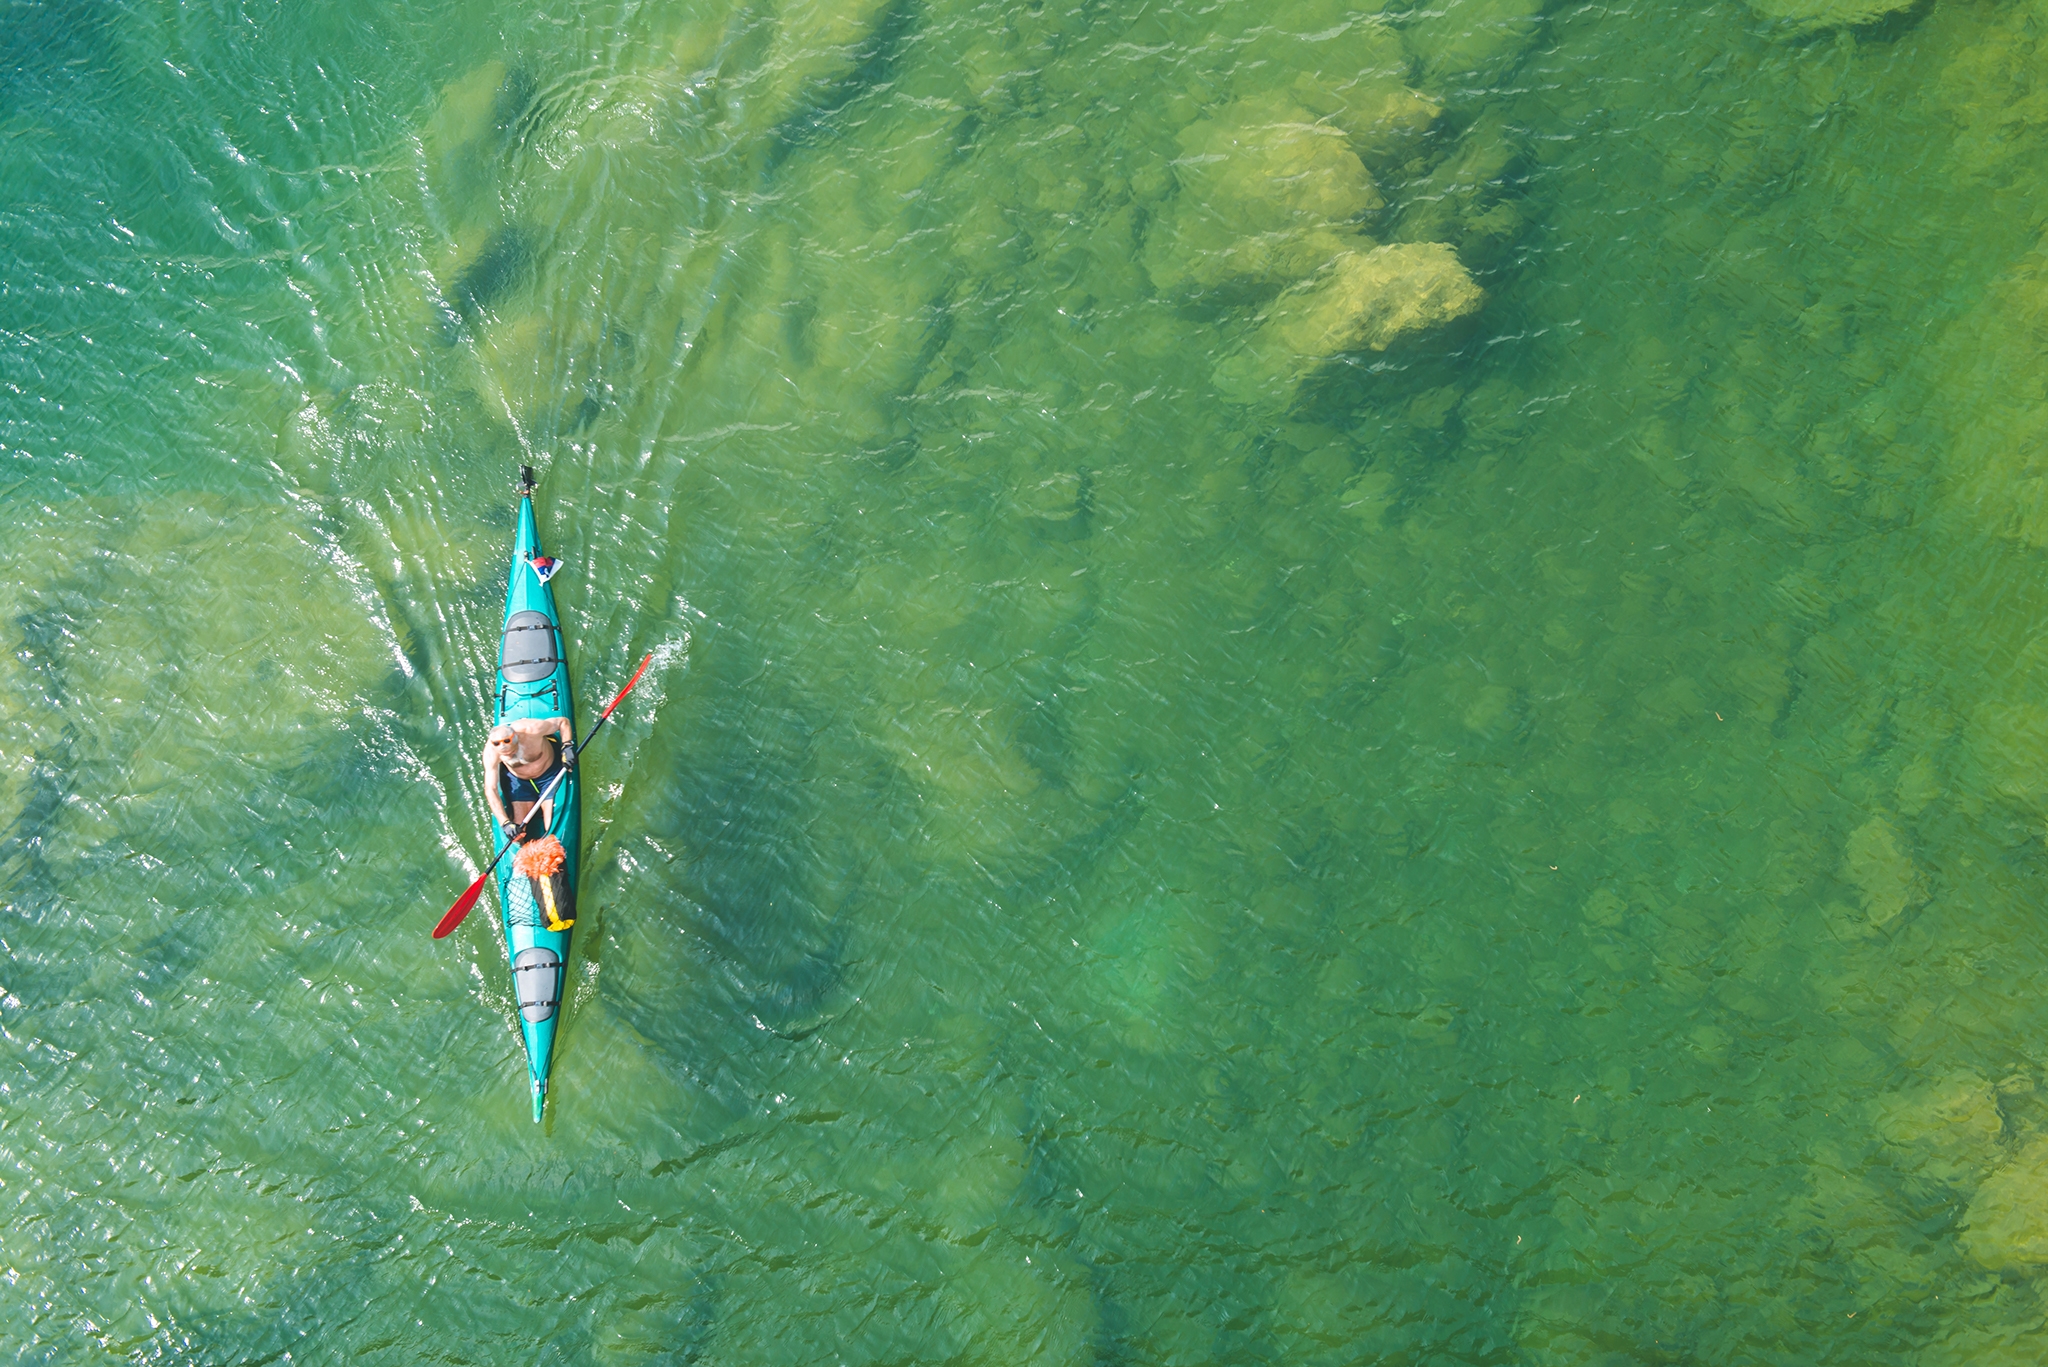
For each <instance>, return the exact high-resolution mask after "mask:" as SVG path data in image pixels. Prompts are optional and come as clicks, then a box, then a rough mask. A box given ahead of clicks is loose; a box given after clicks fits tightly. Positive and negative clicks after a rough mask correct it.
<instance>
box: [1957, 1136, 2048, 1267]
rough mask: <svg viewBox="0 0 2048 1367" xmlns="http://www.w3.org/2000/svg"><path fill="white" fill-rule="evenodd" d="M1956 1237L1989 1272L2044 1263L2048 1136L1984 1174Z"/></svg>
mask: <svg viewBox="0 0 2048 1367" xmlns="http://www.w3.org/2000/svg"><path fill="white" fill-rule="evenodd" d="M1957 1237H1958V1239H1959V1241H1960V1242H1961V1244H1962V1247H1963V1252H1965V1253H1967V1254H1969V1255H1970V1256H1971V1257H1972V1258H1975V1259H1976V1260H1977V1261H1978V1262H1980V1263H1982V1264H1983V1265H1984V1266H1986V1267H1988V1268H1991V1269H1992V1270H1993V1271H2003V1270H2004V1269H2006V1268H2021V1267H2039V1266H2041V1265H2042V1264H2044V1263H2048V1139H2038V1140H2035V1141H2034V1142H2033V1143H2031V1144H2029V1145H2027V1147H2026V1148H2025V1149H2023V1150H2021V1151H2020V1156H2019V1157H2018V1158H2017V1159H2015V1160H2013V1162H2012V1163H2011V1164H2010V1165H2008V1166H2006V1167H2003V1168H2000V1169H1999V1170H1998V1171H1997V1172H1994V1173H1992V1174H1991V1176H1990V1177H1988V1178H1986V1179H1985V1181H1984V1185H1983V1186H1981V1187H1979V1188H1977V1194H1976V1196H1974V1197H1973V1198H1971V1201H1970V1209H1969V1211H1968V1212H1967V1213H1966V1214H1965V1215H1964V1216H1963V1225H1962V1229H1961V1232H1960V1233H1959V1234H1958V1236H1957Z"/></svg>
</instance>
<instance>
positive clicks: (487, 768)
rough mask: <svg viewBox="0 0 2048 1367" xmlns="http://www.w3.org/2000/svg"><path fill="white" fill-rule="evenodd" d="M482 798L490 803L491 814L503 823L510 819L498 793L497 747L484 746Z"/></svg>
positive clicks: (510, 816)
mask: <svg viewBox="0 0 2048 1367" xmlns="http://www.w3.org/2000/svg"><path fill="white" fill-rule="evenodd" d="M484 799H485V800H486V801H487V802H489V803H490V804H491V815H492V816H494V817H496V818H498V824H499V825H500V826H502V825H504V824H505V823H506V822H508V821H510V820H511V819H512V815H511V813H509V812H507V811H506V810H505V800H504V798H502V797H500V796H499V795H498V747H497V746H495V745H486V746H484Z"/></svg>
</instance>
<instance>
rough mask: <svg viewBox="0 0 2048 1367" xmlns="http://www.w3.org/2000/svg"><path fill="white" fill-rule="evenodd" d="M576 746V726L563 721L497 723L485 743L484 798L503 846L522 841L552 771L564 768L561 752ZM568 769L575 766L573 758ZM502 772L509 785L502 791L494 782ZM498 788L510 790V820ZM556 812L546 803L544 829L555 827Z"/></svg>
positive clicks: (539, 719) (543, 719) (538, 719)
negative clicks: (509, 842) (535, 805)
mask: <svg viewBox="0 0 2048 1367" xmlns="http://www.w3.org/2000/svg"><path fill="white" fill-rule="evenodd" d="M575 744H576V735H575V723H574V722H572V721H570V720H569V719H568V718H567V717H534V718H528V719H525V720H521V721H508V722H501V723H500V724H498V725H497V726H494V727H492V728H491V735H490V739H488V740H486V741H485V742H484V796H485V797H487V798H488V799H489V800H490V804H491V815H492V816H495V817H496V818H498V825H499V827H500V828H501V829H503V830H504V832H505V838H506V839H507V840H512V841H515V842H516V841H518V840H520V839H521V838H522V837H521V834H520V832H521V831H522V829H523V828H524V827H525V825H526V818H527V815H528V813H530V812H532V811H533V804H534V803H535V802H537V801H539V799H540V792H541V789H543V788H545V787H547V786H548V780H549V779H551V778H553V777H554V776H555V770H557V769H559V768H561V767H563V760H562V752H563V750H564V749H567V748H569V747H572V746H574V745H575ZM568 763H569V764H571V765H573V764H575V763H576V757H575V755H574V754H573V753H572V754H571V755H570V756H569V759H568ZM500 767H502V768H503V769H504V770H505V773H506V774H507V775H509V777H510V780H511V781H510V782H509V783H507V784H504V785H500V783H499V781H498V770H499V768H500ZM501 787H502V788H509V789H510V790H511V798H512V810H511V812H510V813H509V814H508V813H507V812H506V811H505V796H506V795H505V793H504V792H503V791H501ZM554 809H555V800H554V799H553V798H549V799H548V804H547V812H546V815H545V817H544V818H543V824H544V825H548V826H552V825H553V824H554V822H555V810H554Z"/></svg>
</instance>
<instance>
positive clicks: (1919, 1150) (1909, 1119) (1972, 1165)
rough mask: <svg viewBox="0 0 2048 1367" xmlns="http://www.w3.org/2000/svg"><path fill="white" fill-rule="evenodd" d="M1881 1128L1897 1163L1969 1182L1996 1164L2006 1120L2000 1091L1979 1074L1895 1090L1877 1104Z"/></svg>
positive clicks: (1930, 1174)
mask: <svg viewBox="0 0 2048 1367" xmlns="http://www.w3.org/2000/svg"><path fill="white" fill-rule="evenodd" d="M1875 1109H1876V1113H1877V1129H1878V1133H1879V1134H1881V1135H1883V1136H1884V1138H1885V1141H1886V1142H1887V1143H1888V1144H1890V1145H1891V1146H1892V1148H1893V1152H1894V1155H1895V1161H1896V1162H1897V1163H1898V1165H1899V1166H1901V1167H1903V1168H1905V1169H1907V1170H1908V1171H1911V1172H1915V1173H1918V1174H1919V1175H1921V1176H1923V1177H1926V1178H1928V1179H1930V1180H1932V1181H1936V1182H1943V1183H1954V1184H1965V1185H1966V1184H1968V1183H1972V1182H1975V1181H1977V1180H1978V1179H1979V1178H1981V1177H1982V1176H1983V1175H1984V1174H1985V1173H1987V1172H1989V1171H1990V1170H1991V1169H1992V1168H1993V1167H1995V1166H1996V1165H1997V1163H1998V1159H1999V1157H2000V1152H1999V1147H1998V1136H1999V1133H2000V1131H2001V1130H2002V1129H2003V1127H2004V1121H2003V1119H2002V1118H2001V1116H2000V1114H1999V1110H1998V1093H1997V1091H1996V1090H1995V1089H1993V1087H1992V1085H1991V1084H1990V1083H1989V1082H1987V1081H1985V1080H1984V1079H1983V1078H1981V1077H1978V1076H1977V1075H1976V1074H1975V1073H1954V1074H1951V1075H1949V1076H1948V1077H1945V1078H1942V1079H1941V1080H1940V1081H1938V1082H1935V1083H1933V1084H1932V1085H1930V1086H1926V1087H1919V1088H1912V1089H1908V1090H1906V1091H1901V1092H1894V1093H1892V1094H1891V1095H1889V1096H1886V1097H1883V1098H1881V1099H1879V1100H1878V1102H1877V1103H1876V1108H1875Z"/></svg>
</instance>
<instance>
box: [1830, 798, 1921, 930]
mask: <svg viewBox="0 0 2048 1367" xmlns="http://www.w3.org/2000/svg"><path fill="white" fill-rule="evenodd" d="M1899 843H1900V842H1899V833H1898V832H1897V831H1896V830H1894V829H1893V828H1892V824H1891V822H1889V821H1887V820H1885V819H1884V818H1883V817H1882V816H1874V817H1872V818H1870V820H1868V821H1866V822H1864V823H1863V824H1862V825H1861V826H1859V827H1857V828H1856V830H1855V831H1854V833H1852V834H1851V835H1850V836H1849V845H1848V849H1847V850H1846V852H1845V853H1844V856H1843V876H1844V877H1846V878H1847V879H1848V880H1849V881H1850V882H1851V883H1853V884H1855V885H1856V887H1857V889H1858V890H1860V891H1861V892H1862V894H1863V910H1864V913H1865V914H1866V915H1867V916H1869V918H1870V923H1871V924H1872V925H1874V926H1881V925H1883V924H1885V922H1887V921H1889V920H1891V919H1892V918H1893V917H1894V916H1897V915H1898V914H1899V913H1900V912H1902V911H1904V910H1905V909H1906V908H1907V906H1909V905H1910V904H1912V903H1914V902H1917V901H1919V900H1920V896H1921V886H1920V876H1919V874H1918V873H1917V872H1916V871H1915V870H1914V868H1913V860H1912V858H1911V857H1910V856H1908V855H1907V854H1906V852H1905V851H1904V850H1902V849H1901V848H1900V847H1899Z"/></svg>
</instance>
